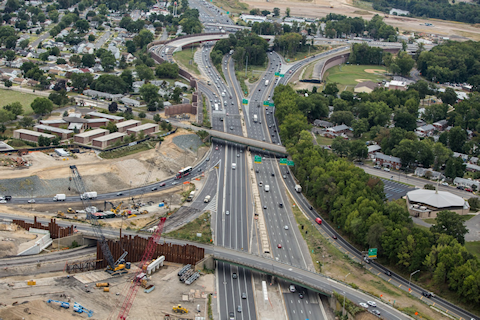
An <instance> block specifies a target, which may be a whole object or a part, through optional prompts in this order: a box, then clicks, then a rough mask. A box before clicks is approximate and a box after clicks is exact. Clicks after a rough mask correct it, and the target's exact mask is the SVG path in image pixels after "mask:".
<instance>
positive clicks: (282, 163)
mask: <svg viewBox="0 0 480 320" xmlns="http://www.w3.org/2000/svg"><path fill="white" fill-rule="evenodd" d="M287 163H288V160H287V158H281V159H280V165H282V166H286V165H287Z"/></svg>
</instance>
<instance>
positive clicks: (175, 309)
mask: <svg viewBox="0 0 480 320" xmlns="http://www.w3.org/2000/svg"><path fill="white" fill-rule="evenodd" d="M172 310H173V312H175V313H188V310H187V308H184V307H182V305H180V304H179V305H178V306H173V308H172Z"/></svg>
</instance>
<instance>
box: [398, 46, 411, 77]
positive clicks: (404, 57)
mask: <svg viewBox="0 0 480 320" xmlns="http://www.w3.org/2000/svg"><path fill="white" fill-rule="evenodd" d="M395 63H396V65H397V66H398V67H399V69H400V74H401V75H402V76H408V75H409V74H410V71H411V70H412V68H413V66H414V65H415V60H413V58H412V57H411V56H410V55H409V54H408V53H407V52H405V51H401V52H399V53H398V57H397V59H395Z"/></svg>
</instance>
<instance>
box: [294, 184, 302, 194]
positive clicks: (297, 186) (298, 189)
mask: <svg viewBox="0 0 480 320" xmlns="http://www.w3.org/2000/svg"><path fill="white" fill-rule="evenodd" d="M295 191H297V192H298V193H300V192H302V186H301V185H299V184H296V185H295Z"/></svg>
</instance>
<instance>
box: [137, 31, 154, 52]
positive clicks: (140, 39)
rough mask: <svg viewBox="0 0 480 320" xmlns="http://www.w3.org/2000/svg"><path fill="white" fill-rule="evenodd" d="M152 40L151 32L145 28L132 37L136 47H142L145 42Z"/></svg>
mask: <svg viewBox="0 0 480 320" xmlns="http://www.w3.org/2000/svg"><path fill="white" fill-rule="evenodd" d="M152 41H153V33H151V32H150V31H148V30H147V29H143V30H140V32H139V33H138V35H136V36H135V37H133V42H134V43H135V44H136V46H137V47H140V48H143V47H145V46H146V45H147V44H149V43H150V42H152Z"/></svg>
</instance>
